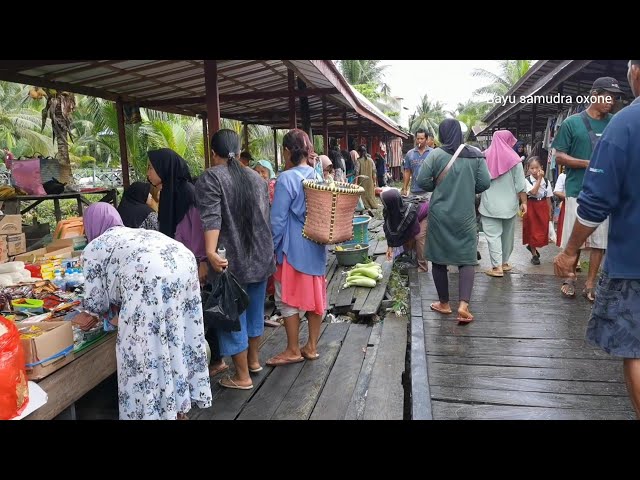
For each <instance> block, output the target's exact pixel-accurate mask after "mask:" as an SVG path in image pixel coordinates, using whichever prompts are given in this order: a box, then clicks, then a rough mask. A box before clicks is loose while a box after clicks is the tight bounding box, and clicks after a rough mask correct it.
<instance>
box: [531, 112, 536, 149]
mask: <svg viewBox="0 0 640 480" xmlns="http://www.w3.org/2000/svg"><path fill="white" fill-rule="evenodd" d="M535 141H536V104H535V103H534V104H533V108H532V110H531V147H532V148H533V144H534V142H535Z"/></svg>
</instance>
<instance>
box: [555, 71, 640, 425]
mask: <svg viewBox="0 0 640 480" xmlns="http://www.w3.org/2000/svg"><path fill="white" fill-rule="evenodd" d="M627 78H628V80H629V84H630V85H631V90H632V92H633V95H634V96H635V97H636V100H635V101H634V102H633V103H632V104H631V105H629V106H628V107H626V108H624V109H622V110H621V111H620V112H619V113H618V114H616V116H615V118H613V119H612V120H611V123H609V126H608V127H607V129H606V130H605V131H604V133H603V135H602V139H601V140H600V142H599V143H598V146H597V148H596V149H595V152H594V153H593V158H592V159H591V163H590V164H589V168H588V170H587V172H586V173H585V176H584V186H583V188H582V192H581V193H580V196H579V197H578V212H577V221H576V222H575V225H574V227H573V231H571V230H567V232H566V234H565V236H567V237H569V236H570V237H571V238H570V239H569V240H568V242H567V245H566V247H565V249H564V251H563V252H562V253H560V254H559V255H558V256H557V257H556V258H555V260H554V263H555V270H556V275H558V276H560V277H567V276H569V277H571V276H574V274H573V267H574V265H575V261H576V258H577V257H578V252H579V251H580V246H581V245H582V244H583V242H584V241H585V240H586V239H587V238H588V237H589V235H592V234H593V232H594V231H596V229H597V228H600V227H599V225H602V223H603V222H604V221H605V219H606V218H608V217H609V216H610V218H611V228H610V229H609V232H608V237H609V243H610V246H611V248H610V249H609V252H608V253H607V258H606V260H605V262H604V268H603V273H602V277H601V278H600V281H599V282H598V289H597V293H596V300H595V303H594V305H593V309H592V311H591V319H590V320H589V324H588V326H587V334H586V337H587V340H588V341H589V342H590V343H592V344H594V345H597V346H599V347H600V348H602V349H603V350H604V351H605V352H607V353H609V354H610V355H613V356H616V357H621V358H623V359H624V376H625V380H626V384H627V390H628V392H629V396H630V397H631V403H632V405H633V407H634V409H635V411H636V416H637V417H638V418H640V255H638V247H637V244H638V238H639V237H640V189H638V182H640V98H639V96H640V60H630V61H629V70H628V73H627Z"/></svg>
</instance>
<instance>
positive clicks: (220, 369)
mask: <svg viewBox="0 0 640 480" xmlns="http://www.w3.org/2000/svg"><path fill="white" fill-rule="evenodd" d="M227 370H229V365H227V364H226V363H225V364H224V365H223V366H222V367H218V368H216V369H215V370H211V369H209V376H210V377H215V376H216V375H218V374H219V373H222V372H226V371H227Z"/></svg>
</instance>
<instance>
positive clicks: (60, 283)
mask: <svg viewBox="0 0 640 480" xmlns="http://www.w3.org/2000/svg"><path fill="white" fill-rule="evenodd" d="M52 282H53V284H54V285H55V286H56V287H58V290H64V289H65V285H66V283H67V282H66V281H65V279H64V278H62V273H60V270H56V271H55V277H54V278H53V280H52Z"/></svg>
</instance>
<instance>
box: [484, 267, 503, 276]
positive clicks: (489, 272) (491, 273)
mask: <svg viewBox="0 0 640 480" xmlns="http://www.w3.org/2000/svg"><path fill="white" fill-rule="evenodd" d="M484 273H486V274H487V275H489V276H490V277H496V278H502V277H504V271H500V270H493V269H491V270H486V271H485V272H484Z"/></svg>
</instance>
